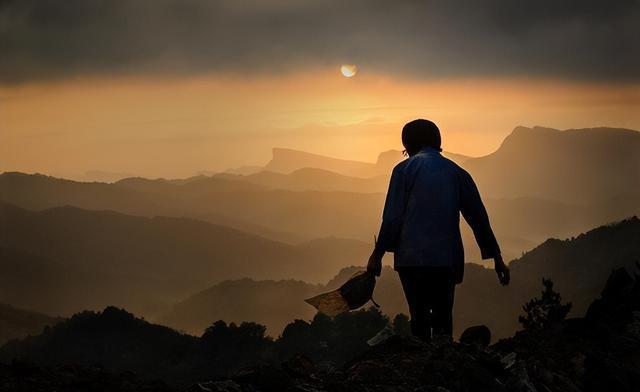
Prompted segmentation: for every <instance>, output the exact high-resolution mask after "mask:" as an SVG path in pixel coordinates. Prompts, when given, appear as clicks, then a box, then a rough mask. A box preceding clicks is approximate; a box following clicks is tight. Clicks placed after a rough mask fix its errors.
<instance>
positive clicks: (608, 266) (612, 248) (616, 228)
mask: <svg viewBox="0 0 640 392" xmlns="http://www.w3.org/2000/svg"><path fill="white" fill-rule="evenodd" d="M638 238H640V220H639V219H638V218H630V219H628V220H625V221H622V222H620V223H617V224H614V225H610V226H602V227H599V228H597V229H594V230H591V231H589V232H587V233H585V234H581V235H579V236H577V237H575V238H571V239H566V240H558V239H549V240H548V241H545V242H544V243H543V244H541V245H539V246H538V247H536V248H534V249H533V250H532V251H530V252H528V253H526V254H525V255H523V256H522V257H521V258H519V259H517V260H515V261H513V262H512V263H511V272H512V282H511V285H510V286H508V287H501V286H499V285H498V281H497V278H496V275H495V272H494V271H493V270H491V269H487V268H484V267H482V266H478V265H475V264H467V266H466V272H465V278H464V282H463V283H462V284H461V285H460V286H458V289H457V291H456V304H455V312H454V313H455V325H456V329H457V333H460V332H462V330H461V328H465V327H467V326H469V325H477V324H486V325H488V326H489V327H490V328H491V330H492V331H494V333H495V334H496V335H497V336H508V335H511V334H512V333H513V332H514V331H515V330H516V329H517V328H518V324H517V317H515V315H517V314H519V312H520V310H521V306H522V305H523V304H524V303H525V302H526V301H527V300H528V299H529V298H531V297H533V296H535V295H536V294H537V293H538V292H539V291H540V287H541V282H542V278H551V279H552V280H553V281H554V282H555V287H556V288H557V290H559V291H560V293H561V294H562V295H563V298H564V299H565V300H566V301H570V302H572V303H573V314H574V315H576V316H580V315H582V314H584V312H585V311H586V307H587V305H588V304H589V303H591V301H592V300H593V299H594V298H596V296H597V294H598V293H599V290H600V289H601V287H602V285H603V284H604V283H605V280H606V279H607V277H608V276H609V273H610V271H611V270H612V269H614V268H619V267H628V268H630V270H632V269H633V268H635V266H634V261H636V260H640V242H638V241H637V239H638ZM360 268H361V267H351V268H346V269H343V270H342V271H341V272H340V273H339V274H338V275H337V276H336V277H334V278H333V279H331V280H330V281H329V282H327V284H325V285H322V286H319V285H310V284H304V283H302V282H286V281H281V282H273V281H271V282H264V281H263V282H256V281H248V280H241V281H235V282H224V283H222V284H219V285H217V286H214V287H211V288H209V289H207V290H204V291H202V292H199V293H196V294H194V295H193V296H191V297H189V298H187V299H185V300H184V301H181V302H179V303H178V304H176V305H175V306H174V308H173V310H172V311H171V312H170V313H169V314H167V315H166V316H165V317H163V318H162V319H161V320H162V322H164V323H167V324H168V325H170V326H173V327H175V328H178V329H181V330H186V331H190V332H192V333H199V332H201V331H202V329H203V328H204V327H206V326H207V325H209V324H210V323H211V322H212V321H213V320H216V319H219V318H222V319H227V320H232V321H242V320H255V321H258V322H260V323H264V324H265V325H267V327H268V328H269V331H270V333H272V334H274V335H275V334H277V333H278V332H277V331H278V328H280V326H282V325H284V324H285V323H286V322H287V320H291V319H294V318H303V319H304V318H310V317H311V316H312V314H313V308H311V307H310V306H308V305H306V304H304V303H302V300H303V299H304V298H308V297H310V296H312V295H314V294H317V293H320V292H323V291H327V290H332V289H335V288H337V287H339V286H340V285H341V284H342V283H344V282H345V281H346V280H347V279H348V278H349V277H350V276H351V275H352V274H353V273H354V272H356V271H358V270H359V269H360ZM276 298H280V299H279V300H276ZM374 298H375V299H376V302H378V303H379V304H380V305H381V310H382V311H383V312H385V313H386V314H388V315H390V316H393V315H395V314H397V313H407V308H406V303H405V299H404V294H403V292H402V288H401V285H400V281H399V279H398V278H397V274H396V273H395V272H394V271H392V270H391V269H390V268H385V269H384V270H383V273H382V276H381V278H380V279H378V283H377V285H376V290H375V293H374ZM268 302H272V305H271V307H268ZM272 309H273V310H272ZM274 331H275V332H274Z"/></svg>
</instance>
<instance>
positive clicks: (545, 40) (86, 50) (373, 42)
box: [0, 0, 640, 84]
mask: <svg viewBox="0 0 640 392" xmlns="http://www.w3.org/2000/svg"><path fill="white" fill-rule="evenodd" d="M638 42H640V1H638V0H616V1H604V0H602V1H598V0H584V1H567V0H565V1H563V0H538V1H527V2H520V1H513V0H459V1H451V0H427V1H417V0H415V1H410V0H398V1H392V0H388V1H383V0H348V1H344V0H342V1H339V0H324V1H312V0H273V1H266V0H255V1H241V0H219V1H213V0H212V1H205V0H201V1H198V0H154V1H148V0H128V1H124V0H66V1H55V0H0V83H5V84H6V83H15V82H21V81H27V80H34V79H56V78H65V77H73V76H79V75H82V76H84V75H112V74H196V73H203V72H212V71H223V72H229V71H230V72H249V73H255V72H266V73H273V72H292V71H295V70H299V69H301V68H305V67H316V66H326V65H335V64H339V63H342V62H348V63H355V64H358V65H359V67H360V68H361V69H363V70H366V69H371V70H374V71H376V72H385V73H392V74H394V75H398V76H409V77H415V78H442V77H478V76H479V77H484V76H499V77H501V76H526V77H554V78H555V77H558V78H568V79H588V80H634V81H637V80H639V79H640V49H638V47H639V45H638Z"/></svg>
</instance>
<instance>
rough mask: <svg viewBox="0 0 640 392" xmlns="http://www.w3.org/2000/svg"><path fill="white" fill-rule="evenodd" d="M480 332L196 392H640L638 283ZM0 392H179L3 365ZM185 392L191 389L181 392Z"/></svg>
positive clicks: (387, 347) (253, 375)
mask: <svg viewBox="0 0 640 392" xmlns="http://www.w3.org/2000/svg"><path fill="white" fill-rule="evenodd" d="M486 332H487V331H486V330H485V329H483V328H476V329H475V330H472V331H470V333H468V334H467V335H466V336H465V338H464V339H463V341H464V343H460V342H454V343H451V342H445V341H440V342H434V343H428V344H427V343H423V342H420V341H417V340H415V339H413V338H411V337H401V336H397V335H394V336H391V337H389V338H388V339H386V340H384V341H383V342H382V343H380V344H378V345H377V346H375V347H372V348H371V349H370V350H368V351H367V352H366V353H365V354H363V355H362V356H360V357H358V358H356V359H354V360H352V361H350V362H348V363H346V364H344V365H343V366H340V367H335V366H332V365H331V364H329V363H314V362H313V361H311V360H310V359H308V358H306V357H305V356H302V355H297V356H294V357H292V358H291V359H289V360H288V361H285V362H284V363H282V364H281V366H271V365H264V366H258V367H253V368H248V369H244V370H242V371H240V372H237V373H236V374H234V375H232V376H231V377H230V378H228V379H216V380H211V381H206V382H202V383H198V384H194V385H191V386H189V387H188V388H186V390H187V391H189V392H201V391H218V392H254V391H267V392H268V391H290V392H293V391H299V392H305V391H306V392H320V391H327V392H329V391H336V392H340V391H345V392H346V391H350V392H358V391H363V392H364V391H401V392H402V391H412V392H418V391H420V392H427V391H430V392H447V391H451V392H454V391H492V392H493V391H498V392H499V391H526V392H549V391H553V392H555V391H603V390H606V391H608V392H612V391H629V392H631V391H639V390H640V277H639V276H638V275H631V274H629V273H628V272H627V271H626V270H624V269H620V270H616V271H614V272H613V273H612V274H611V276H610V278H609V280H608V282H607V285H606V287H605V289H604V290H603V292H602V296H601V298H600V299H598V300H596V301H595V302H594V303H593V304H592V305H591V307H590V308H589V310H588V312H587V314H586V316H585V317H584V318H580V319H570V320H566V321H564V322H561V323H556V324H554V325H552V326H550V327H548V328H545V329H540V330H527V331H522V332H518V333H517V334H516V335H515V336H514V337H512V338H509V339H504V340H501V341H499V342H497V343H496V344H494V345H491V346H487V345H486V343H487V336H486ZM0 390H2V391H36V392H37V391H56V390H58V391H172V390H180V389H173V388H171V387H169V386H167V385H165V384H163V383H158V382H148V381H143V380H140V379H138V378H137V377H135V375H133V374H130V373H118V374H116V373H109V372H106V371H104V370H102V369H101V368H99V367H82V368H80V367H60V368H51V369H43V368H40V367H36V366H33V365H29V364H27V363H21V362H14V363H12V364H8V365H1V366H0ZM181 390H183V391H184V389H181Z"/></svg>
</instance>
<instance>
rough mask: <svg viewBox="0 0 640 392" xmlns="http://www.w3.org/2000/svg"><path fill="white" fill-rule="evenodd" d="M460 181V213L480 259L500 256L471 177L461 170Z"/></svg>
mask: <svg viewBox="0 0 640 392" xmlns="http://www.w3.org/2000/svg"><path fill="white" fill-rule="evenodd" d="M461 172H462V173H461V176H460V177H461V180H460V212H462V216H463V217H464V219H465V220H466V221H467V223H468V224H469V226H471V230H473V235H474V236H475V237H476V242H477V243H478V247H480V253H481V255H482V259H490V258H494V257H496V256H498V255H500V247H499V246H498V241H497V240H496V237H495V235H494V234H493V230H491V225H490V224H489V216H488V215H487V210H486V209H485V208H484V204H482V199H481V198H480V192H478V187H477V186H476V184H475V182H474V181H473V178H471V175H469V173H467V172H466V171H464V170H461Z"/></svg>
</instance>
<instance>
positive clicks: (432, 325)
mask: <svg viewBox="0 0 640 392" xmlns="http://www.w3.org/2000/svg"><path fill="white" fill-rule="evenodd" d="M397 270H398V274H399V275H400V281H401V282H402V288H403V290H404V295H405V297H406V298H407V303H408V305H409V313H410V314H411V333H412V334H413V335H414V336H416V337H418V338H420V339H423V340H426V341H430V340H431V336H432V333H433V336H435V335H447V336H451V335H452V334H453V296H454V291H455V286H456V284H455V279H454V275H453V272H452V271H451V270H450V269H449V268H441V267H405V268H397Z"/></svg>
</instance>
